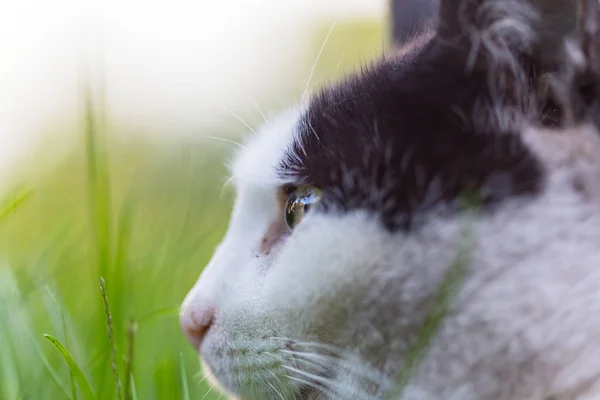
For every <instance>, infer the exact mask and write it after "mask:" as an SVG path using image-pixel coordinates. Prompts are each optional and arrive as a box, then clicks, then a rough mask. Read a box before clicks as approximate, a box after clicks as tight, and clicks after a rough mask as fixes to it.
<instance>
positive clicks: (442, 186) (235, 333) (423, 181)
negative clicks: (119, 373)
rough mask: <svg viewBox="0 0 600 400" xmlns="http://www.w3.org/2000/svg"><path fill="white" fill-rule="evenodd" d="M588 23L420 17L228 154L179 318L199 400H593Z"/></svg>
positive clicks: (595, 147) (595, 153) (593, 178)
mask: <svg viewBox="0 0 600 400" xmlns="http://www.w3.org/2000/svg"><path fill="white" fill-rule="evenodd" d="M598 8H599V5H598V2H597V0H577V1H572V0H548V1H544V0H530V1H525V0H442V1H441V2H440V4H439V14H438V16H437V19H436V20H437V21H439V22H437V24H436V26H435V28H434V29H433V30H431V29H424V30H422V31H421V32H418V33H419V34H415V35H414V36H413V38H412V40H411V41H409V42H408V43H406V44H405V45H404V46H403V47H402V48H400V49H397V50H396V51H394V52H392V53H391V54H390V55H389V56H387V57H386V58H385V59H383V60H380V61H379V62H377V63H375V64H373V65H371V66H369V67H366V68H365V69H364V70H363V71H362V72H361V73H358V74H356V75H352V76H349V77H347V78H346V79H345V80H343V81H342V82H338V83H336V84H333V85H330V86H328V87H325V88H323V89H322V90H321V91H319V92H318V93H316V94H314V95H313V96H311V97H310V98H309V99H308V100H307V101H304V102H302V103H301V104H300V106H298V107H296V108H293V109H291V110H289V111H287V112H285V113H283V114H282V115H281V116H280V117H279V118H277V119H275V120H273V121H271V122H270V123H269V124H267V125H266V126H264V127H263V128H262V129H261V130H260V131H259V132H258V133H259V134H258V135H257V136H256V137H251V138H250V139H249V140H248V142H247V143H246V144H245V146H244V148H243V149H241V150H240V152H239V154H237V156H236V159H235V162H234V165H233V168H232V179H233V182H234V184H235V188H236V192H237V198H236V202H235V205H234V209H233V212H232V215H231V221H230V226H229V229H228V231H227V233H226V235H225V237H224V239H223V241H222V243H221V244H220V246H219V247H218V248H217V249H216V251H215V253H214V256H213V258H212V260H211V261H210V263H209V264H208V265H207V266H206V268H205V269H204V271H203V272H202V274H201V276H200V278H199V280H198V282H197V283H196V284H195V286H194V287H193V289H192V290H191V291H190V293H189V294H188V296H187V298H186V300H185V301H184V303H183V305H182V309H181V325H182V328H183V331H184V333H185V334H186V336H187V337H188V338H189V340H190V342H191V343H192V344H193V346H194V347H195V348H196V349H198V351H199V353H200V355H201V359H202V361H203V365H204V369H205V372H206V373H207V374H208V375H210V376H212V377H213V378H214V380H215V381H216V382H218V384H219V387H221V388H222V389H223V390H224V391H226V392H227V393H229V394H230V395H231V396H234V397H237V398H240V399H383V398H393V399H399V398H402V399H409V400H417V399H461V400H468V399H540V400H541V399H547V400H549V399H565V400H566V399H584V398H586V399H588V398H600V251H599V249H600V135H599V133H598V132H599V131H598V129H597V124H596V123H595V121H596V118H597V116H598V113H597V110H596V108H597V104H596V103H597V101H596V99H597V93H596V88H597V83H596V78H597V76H598V75H597V73H596V72H597V71H596V68H597V66H598V63H597V55H598V51H597V50H598V47H597V40H596V37H597V27H596V24H597V22H598V15H600V14H598ZM436 317H440V318H439V319H436ZM424 338H425V339H424ZM419 346H421V347H419ZM415 349H416V350H415ZM386 396H387V397H386ZM390 396H391V397H390Z"/></svg>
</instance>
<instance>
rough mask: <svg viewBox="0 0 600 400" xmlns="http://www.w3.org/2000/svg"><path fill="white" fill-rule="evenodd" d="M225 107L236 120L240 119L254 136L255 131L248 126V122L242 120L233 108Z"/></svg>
mask: <svg viewBox="0 0 600 400" xmlns="http://www.w3.org/2000/svg"><path fill="white" fill-rule="evenodd" d="M225 109H226V110H227V111H228V112H229V113H230V114H231V115H232V116H233V117H234V118H235V119H237V120H238V121H240V122H241V123H242V124H243V125H244V126H245V127H246V128H248V129H249V130H250V132H252V134H254V135H255V136H256V131H255V130H254V129H253V128H252V127H251V126H250V124H248V123H247V122H246V121H244V119H243V118H242V117H240V116H239V115H237V114H236V113H235V112H233V110H230V109H229V108H227V107H225Z"/></svg>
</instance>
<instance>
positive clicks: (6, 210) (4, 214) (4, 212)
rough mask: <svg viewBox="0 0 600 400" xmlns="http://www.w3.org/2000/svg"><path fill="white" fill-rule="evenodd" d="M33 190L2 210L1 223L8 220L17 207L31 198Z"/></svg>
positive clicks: (18, 197) (0, 214)
mask: <svg viewBox="0 0 600 400" xmlns="http://www.w3.org/2000/svg"><path fill="white" fill-rule="evenodd" d="M32 193H33V190H29V191H26V192H25V193H23V194H21V195H19V196H17V197H16V198H15V199H14V200H13V201H11V202H10V203H9V204H8V205H7V206H6V207H5V208H4V209H2V210H0V221H2V220H3V219H4V218H6V217H7V216H8V215H9V214H10V213H11V212H13V211H14V210H15V209H16V208H17V207H19V206H20V205H21V204H22V203H24V202H25V200H27V199H28V198H29V196H31V194H32Z"/></svg>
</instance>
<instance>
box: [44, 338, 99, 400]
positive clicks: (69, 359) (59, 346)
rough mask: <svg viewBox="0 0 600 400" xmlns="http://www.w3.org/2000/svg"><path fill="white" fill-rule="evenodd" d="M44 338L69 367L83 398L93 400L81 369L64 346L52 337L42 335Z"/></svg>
mask: <svg viewBox="0 0 600 400" xmlns="http://www.w3.org/2000/svg"><path fill="white" fill-rule="evenodd" d="M44 337H45V338H46V339H48V340H49V341H50V343H52V344H53V345H54V347H55V348H56V350H58V352H59V353H60V355H61V356H62V357H63V358H64V360H65V361H66V363H67V364H68V365H69V369H70V370H71V372H73V375H74V376H75V380H77V383H78V384H79V388H80V389H81V392H82V393H83V397H84V398H85V399H86V400H94V399H95V396H94V392H93V391H92V387H91V386H90V384H89V382H88V380H87V379H86V377H85V375H84V373H83V371H82V370H81V368H79V366H78V365H77V363H76V362H75V360H74V359H73V357H72V356H71V353H69V351H68V350H67V349H66V348H65V346H63V345H62V343H61V342H60V341H59V340H58V339H57V338H55V337H54V336H52V335H48V334H46V335H44Z"/></svg>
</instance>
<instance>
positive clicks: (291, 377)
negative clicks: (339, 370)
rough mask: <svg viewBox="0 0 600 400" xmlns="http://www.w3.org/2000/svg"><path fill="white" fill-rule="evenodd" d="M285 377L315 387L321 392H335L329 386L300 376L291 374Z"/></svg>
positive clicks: (332, 393) (331, 393)
mask: <svg viewBox="0 0 600 400" xmlns="http://www.w3.org/2000/svg"><path fill="white" fill-rule="evenodd" d="M285 377H286V378H288V379H290V380H292V381H295V382H298V383H300V384H302V385H304V386H306V387H309V388H312V389H315V390H317V391H319V392H320V393H323V394H329V395H334V394H335V393H334V392H333V391H332V390H331V389H329V388H327V387H322V386H319V385H318V384H317V383H316V382H311V381H309V380H306V379H302V378H298V377H295V376H291V375H285Z"/></svg>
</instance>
